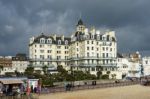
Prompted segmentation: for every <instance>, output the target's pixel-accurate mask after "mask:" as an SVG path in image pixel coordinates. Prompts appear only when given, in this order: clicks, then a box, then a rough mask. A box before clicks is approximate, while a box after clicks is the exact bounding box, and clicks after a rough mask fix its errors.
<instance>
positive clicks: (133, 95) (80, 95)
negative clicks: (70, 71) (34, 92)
mask: <svg viewBox="0 0 150 99" xmlns="http://www.w3.org/2000/svg"><path fill="white" fill-rule="evenodd" d="M39 99H150V87H149V86H141V85H132V86H124V87H114V88H113V87H112V88H105V89H90V90H80V91H74V92H66V93H52V94H47V95H40V96H39Z"/></svg>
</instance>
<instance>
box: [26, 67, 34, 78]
mask: <svg viewBox="0 0 150 99" xmlns="http://www.w3.org/2000/svg"><path fill="white" fill-rule="evenodd" d="M33 73H34V68H33V67H27V68H26V70H25V75H27V76H31V75H32V74H33Z"/></svg>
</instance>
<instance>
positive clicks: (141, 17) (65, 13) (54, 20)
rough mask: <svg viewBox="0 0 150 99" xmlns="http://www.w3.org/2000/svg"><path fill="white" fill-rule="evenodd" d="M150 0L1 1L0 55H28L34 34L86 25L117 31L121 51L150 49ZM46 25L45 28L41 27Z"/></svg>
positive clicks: (61, 31) (66, 33)
mask: <svg viewBox="0 0 150 99" xmlns="http://www.w3.org/2000/svg"><path fill="white" fill-rule="evenodd" d="M149 9H150V0H0V55H15V54H16V53H18V52H22V53H27V54H28V42H29V38H30V37H31V36H37V35H39V34H40V33H41V32H42V31H44V32H45V33H47V34H52V33H56V34H65V35H67V36H69V35H71V33H72V32H73V31H75V25H76V24H77V21H78V19H79V16H80V13H82V20H83V21H84V23H85V24H86V26H88V27H90V26H93V25H94V26H95V27H96V28H97V29H103V28H108V29H111V30H115V31H116V35H117V40H118V50H119V52H133V51H137V50H138V51H144V52H149V51H150V46H149V42H150V33H149V32H150V19H149V18H150V10H149ZM42 27H43V28H42Z"/></svg>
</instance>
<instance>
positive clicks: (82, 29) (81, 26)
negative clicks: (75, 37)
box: [76, 19, 85, 33]
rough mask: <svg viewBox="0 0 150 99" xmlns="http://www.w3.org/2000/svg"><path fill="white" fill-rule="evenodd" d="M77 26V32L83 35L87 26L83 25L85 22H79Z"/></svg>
mask: <svg viewBox="0 0 150 99" xmlns="http://www.w3.org/2000/svg"><path fill="white" fill-rule="evenodd" d="M76 26H77V28H76V30H77V32H82V33H83V32H84V30H85V25H84V24H83V21H82V20H81V19H80V20H79V21H78V24H77V25H76Z"/></svg>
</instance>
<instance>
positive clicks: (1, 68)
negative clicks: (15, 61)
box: [0, 65, 3, 74]
mask: <svg viewBox="0 0 150 99" xmlns="http://www.w3.org/2000/svg"><path fill="white" fill-rule="evenodd" d="M2 70H3V66H2V65H0V74H1V72H2Z"/></svg>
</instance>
